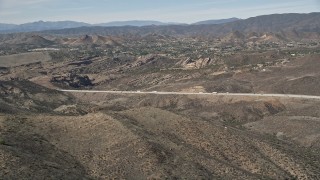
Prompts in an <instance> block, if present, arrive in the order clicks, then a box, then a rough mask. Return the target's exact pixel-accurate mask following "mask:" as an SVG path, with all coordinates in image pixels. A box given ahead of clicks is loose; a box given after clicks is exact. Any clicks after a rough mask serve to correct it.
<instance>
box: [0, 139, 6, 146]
mask: <svg viewBox="0 0 320 180" xmlns="http://www.w3.org/2000/svg"><path fill="white" fill-rule="evenodd" d="M4 144H5V141H4V140H3V139H2V138H1V137H0V145H4Z"/></svg>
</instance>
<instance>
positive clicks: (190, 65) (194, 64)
mask: <svg viewBox="0 0 320 180" xmlns="http://www.w3.org/2000/svg"><path fill="white" fill-rule="evenodd" d="M210 64H211V58H201V59H198V60H196V61H194V60H192V59H191V58H188V59H187V60H185V61H183V62H182V64H181V65H182V67H184V68H187V69H199V68H204V67H206V66H208V65H210Z"/></svg>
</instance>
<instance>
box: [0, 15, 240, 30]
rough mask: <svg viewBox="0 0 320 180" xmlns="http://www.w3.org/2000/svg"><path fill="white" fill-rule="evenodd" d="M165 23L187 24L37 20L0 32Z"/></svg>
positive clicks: (2, 26) (5, 27)
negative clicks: (90, 22)
mask: <svg viewBox="0 0 320 180" xmlns="http://www.w3.org/2000/svg"><path fill="white" fill-rule="evenodd" d="M236 20H238V19H237V18H231V19H221V20H208V21H201V22H198V23H195V24H223V23H227V22H233V21H236ZM165 25H187V24H184V23H175V22H168V23H165V22H160V21H147V20H132V21H113V22H108V23H100V24H89V23H83V22H76V21H56V22H51V21H46V22H45V21H37V22H31V23H25V24H20V25H16V24H3V23H0V32H4V33H14V32H32V31H44V30H59V29H68V28H78V27H95V26H102V27H121V26H134V27H143V26H165Z"/></svg>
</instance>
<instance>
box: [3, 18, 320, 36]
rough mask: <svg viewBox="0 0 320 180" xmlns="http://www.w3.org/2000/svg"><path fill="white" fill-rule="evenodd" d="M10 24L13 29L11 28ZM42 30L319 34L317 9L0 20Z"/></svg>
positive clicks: (5, 26)
mask: <svg viewBox="0 0 320 180" xmlns="http://www.w3.org/2000/svg"><path fill="white" fill-rule="evenodd" d="M10 28H13V29H10ZM32 31H42V32H39V33H44V34H62V35H81V36H82V35H85V34H99V35H102V36H108V35H124V34H136V35H147V34H152V33H154V34H159V35H169V36H175V35H179V36H184V35H185V36H189V35H198V36H204V37H209V36H221V35H222V36H223V35H226V34H228V33H232V32H235V31H239V32H241V33H251V32H255V33H266V32H272V33H277V34H282V35H283V34H285V36H288V35H289V36H292V37H295V38H300V37H303V36H306V34H308V36H310V37H312V36H314V37H315V36H316V37H318V36H320V12H315V13H309V14H298V13H290V14H272V15H263V16H257V17H252V18H248V19H241V20H240V19H236V18H231V19H224V20H210V21H202V22H199V23H195V24H191V25H186V24H178V23H161V22H158V21H125V22H111V23H105V24H94V25H91V24H87V23H80V22H73V21H60V22H43V21H39V22H35V23H27V24H22V25H10V24H0V33H1V32H2V33H12V32H32Z"/></svg>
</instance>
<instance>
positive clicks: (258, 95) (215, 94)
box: [57, 89, 320, 100]
mask: <svg viewBox="0 0 320 180" xmlns="http://www.w3.org/2000/svg"><path fill="white" fill-rule="evenodd" d="M57 90H58V91H61V92H72V93H109V94H157V95H212V96H246V97H248V96H253V97H282V98H301V99H319V100H320V96H309V95H296V94H253V93H201V92H199V93H188V92H158V91H152V92H144V91H97V90H65V89H57Z"/></svg>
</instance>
